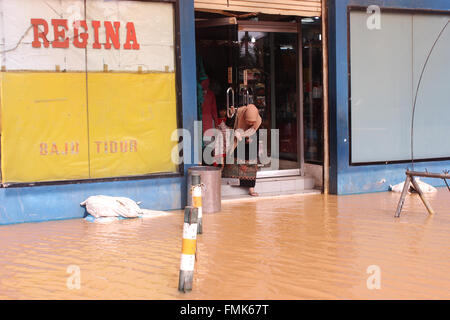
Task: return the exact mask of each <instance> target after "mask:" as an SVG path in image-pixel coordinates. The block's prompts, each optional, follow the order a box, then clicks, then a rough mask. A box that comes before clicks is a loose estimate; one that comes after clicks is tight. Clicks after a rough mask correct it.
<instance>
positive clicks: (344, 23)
mask: <svg viewBox="0 0 450 320" xmlns="http://www.w3.org/2000/svg"><path fill="white" fill-rule="evenodd" d="M328 4H329V21H328V22H329V38H330V39H329V51H330V57H329V64H330V68H329V78H330V83H329V89H330V99H329V103H330V150H329V154H330V192H331V193H333V194H338V195H345V194H358V193H370V192H383V191H387V190H389V185H394V184H397V183H400V182H402V181H404V180H405V170H406V169H407V168H409V169H412V161H410V158H408V159H407V160H406V161H386V162H384V163H383V160H388V159H377V161H376V162H377V163H374V164H370V163H362V164H356V165H355V164H352V163H351V161H352V159H351V158H352V149H351V139H352V135H351V131H352V130H351V114H350V107H349V104H350V102H351V101H352V93H351V88H350V86H351V84H350V81H349V74H350V72H351V73H352V74H354V73H355V72H357V71H358V70H354V69H353V68H351V69H350V68H349V67H350V66H349V63H350V61H351V58H350V52H349V50H350V48H351V46H350V43H349V41H350V34H349V30H350V28H351V26H350V21H351V20H350V17H349V15H350V12H351V11H352V9H354V10H356V11H361V12H364V14H367V13H366V12H365V10H366V9H367V8H368V7H369V6H378V7H379V8H380V9H381V24H383V12H394V13H396V12H398V13H399V14H403V13H406V14H410V15H411V14H412V15H414V14H416V13H421V14H439V15H441V14H442V15H444V20H443V22H444V23H445V21H446V20H447V21H448V14H449V13H450V2H449V1H447V0H379V1H377V0H335V1H332V0H331V1H329V2H328ZM369 17H370V14H367V18H369ZM445 19H446V20H445ZM381 28H383V25H382V26H381ZM437 30H438V31H439V30H442V29H437ZM375 32H376V31H375ZM449 32H450V30H448V28H447V29H446V30H445V35H444V36H445V38H444V36H443V37H442V38H441V39H440V40H441V41H440V43H439V44H443V43H446V42H448V40H447V41H446V39H448V37H447V36H446V35H447V34H448V33H449ZM438 33H439V32H435V33H429V34H428V35H426V36H427V37H429V39H431V40H430V41H431V43H428V45H427V46H426V50H427V52H429V51H430V49H431V47H432V44H433V42H432V41H433V40H435V39H436V38H437V35H438ZM396 40H398V39H396ZM439 44H438V45H439ZM436 49H438V46H436ZM382 52H384V53H386V54H389V53H393V52H390V48H389V47H383V49H382ZM436 52H438V51H437V50H435V52H433V54H434V55H431V57H430V62H431V61H433V59H434V58H435V57H436ZM423 61H424V60H423V59H422V60H421V61H420V63H418V64H419V67H420V68H421V66H422V65H423ZM366 63H368V64H370V63H371V62H370V61H367V62H366ZM441 67H442V68H443V70H447V69H448V60H447V63H446V64H441ZM420 68H419V69H418V70H416V72H420V71H421V69H420ZM350 70H351V71H350ZM429 71H430V70H429V68H428V69H426V70H425V74H424V75H426V74H427V72H429ZM393 72H394V71H392V73H393ZM388 76H389V75H388ZM445 77H446V78H444V79H443V81H439V80H438V79H435V78H433V77H430V78H428V79H425V77H424V82H423V84H424V85H425V84H426V83H425V80H427V81H428V82H429V83H431V84H432V83H434V85H437V84H438V83H441V82H445V79H447V80H446V81H447V82H446V83H447V86H448V83H450V80H449V79H448V74H447V76H445ZM387 81H389V80H387ZM416 81H417V80H416ZM380 82H383V80H380V81H379V82H378V83H380ZM416 83H417V82H416ZM396 85H398V84H396ZM416 88H417V87H416V85H414V86H413V88H412V90H413V92H414V90H416ZM421 89H423V88H421ZM444 91H445V90H444ZM422 92H423V91H422ZM394 93H395V91H394ZM375 95H376V94H375ZM413 96H414V95H413ZM353 98H354V97H353ZM391 98H392V99H395V98H396V97H394V96H392V97H391ZM446 98H448V96H445V99H441V101H440V102H439V103H440V104H442V105H447V106H448V103H449V101H448V100H447V99H446ZM408 102H410V103H408V104H407V105H405V106H404V108H406V110H411V109H412V108H413V103H412V102H413V101H408ZM416 108H417V110H416V111H417V112H416V123H417V121H420V118H421V114H419V112H425V111H424V109H426V108H432V104H430V105H427V104H425V103H417V106H416ZM447 109H448V108H447ZM380 112H383V111H382V110H381V109H380ZM428 112H429V113H434V116H435V117H436V118H439V117H445V114H442V113H441V114H439V113H438V111H434V110H433V109H430V110H428ZM389 116H390V114H389V113H386V114H385V115H384V117H385V119H386V118H389ZM417 119H419V120H417ZM402 121H403V122H404V124H405V126H406V127H407V132H406V136H410V131H409V126H410V124H411V117H410V116H408V117H405V118H403V119H402ZM426 125H427V124H425V126H426ZM428 126H429V128H430V127H432V126H433V123H432V122H431V123H428ZM444 132H445V130H443V132H442V133H444ZM447 132H448V131H447ZM419 135H420V134H419V133H417V132H416V133H415V136H416V137H417V136H419ZM433 137H434V138H433ZM435 140H438V141H441V142H442V143H443V144H447V143H446V142H445V140H446V138H444V137H443V136H441V135H437V134H434V135H433V134H432V135H430V136H429V139H428V141H425V142H424V144H426V143H431V142H432V141H435ZM409 143H410V142H409V141H405V143H404V144H405V145H408V144H409ZM408 148H409V145H408ZM426 152H427V151H426V150H425V151H424V155H423V158H436V159H426V161H415V162H414V169H415V170H416V171H424V170H428V171H429V172H437V173H442V171H443V170H445V169H448V168H450V162H449V161H448V160H447V159H446V158H448V154H447V157H446V156H445V155H443V156H439V157H433V156H430V157H428V156H427V153H426ZM420 158H422V157H417V158H416V159H420ZM389 160H391V159H389ZM401 160H405V159H401ZM408 160H409V161H408ZM423 180H424V181H425V182H427V183H430V184H432V185H434V186H442V184H443V181H441V180H437V179H434V180H433V179H423Z"/></svg>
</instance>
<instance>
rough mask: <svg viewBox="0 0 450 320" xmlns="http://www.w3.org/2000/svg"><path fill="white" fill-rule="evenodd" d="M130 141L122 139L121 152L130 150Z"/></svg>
mask: <svg viewBox="0 0 450 320" xmlns="http://www.w3.org/2000/svg"><path fill="white" fill-rule="evenodd" d="M127 149H128V141H126V140H125V141H120V152H127V151H128V150H127Z"/></svg>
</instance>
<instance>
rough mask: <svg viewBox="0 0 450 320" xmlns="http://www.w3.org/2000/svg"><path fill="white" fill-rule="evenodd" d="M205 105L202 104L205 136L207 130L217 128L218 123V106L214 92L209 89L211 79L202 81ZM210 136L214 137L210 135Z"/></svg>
mask: <svg viewBox="0 0 450 320" xmlns="http://www.w3.org/2000/svg"><path fill="white" fill-rule="evenodd" d="M202 89H203V104H202V126H203V136H205V133H206V131H207V130H209V129H212V128H214V127H215V123H216V121H217V104H216V96H215V95H214V92H212V91H211V89H210V88H209V79H206V80H203V81H202ZM209 136H213V135H212V134H210V135H209Z"/></svg>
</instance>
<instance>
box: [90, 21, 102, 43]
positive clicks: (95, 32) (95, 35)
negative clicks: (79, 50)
mask: <svg viewBox="0 0 450 320" xmlns="http://www.w3.org/2000/svg"><path fill="white" fill-rule="evenodd" d="M92 26H93V27H94V43H93V44H92V48H94V49H101V47H102V46H101V45H100V42H99V41H98V29H99V28H100V21H96V20H93V21H92Z"/></svg>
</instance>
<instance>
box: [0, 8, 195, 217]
mask: <svg viewBox="0 0 450 320" xmlns="http://www.w3.org/2000/svg"><path fill="white" fill-rule="evenodd" d="M179 19H180V20H179V21H180V44H181V73H182V81H181V82H182V104H183V112H182V113H183V127H184V128H186V129H188V130H189V131H190V132H191V133H193V130H194V129H193V128H194V120H196V118H197V109H196V106H197V96H196V67H195V19H194V3H193V0H180V16H179ZM184 152H185V153H186V152H191V154H193V148H191V149H190V150H187V149H186V148H185V149H184ZM192 159H193V158H192ZM187 169H188V167H187V166H185V172H184V173H185V175H186V172H187ZM99 194H102V195H110V196H123V197H129V198H131V199H133V200H135V201H142V205H141V207H143V208H149V209H153V210H172V209H180V208H182V207H184V206H185V204H186V179H185V177H176V178H162V179H149V180H135V181H114V182H95V183H81V184H66V185H55V186H35V187H26V188H1V189H0V225H3V224H12V223H20V222H38V221H46V220H59V219H71V218H82V217H83V216H84V214H85V209H84V207H81V206H80V202H82V201H84V200H85V199H86V198H87V197H89V196H92V195H99Z"/></svg>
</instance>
